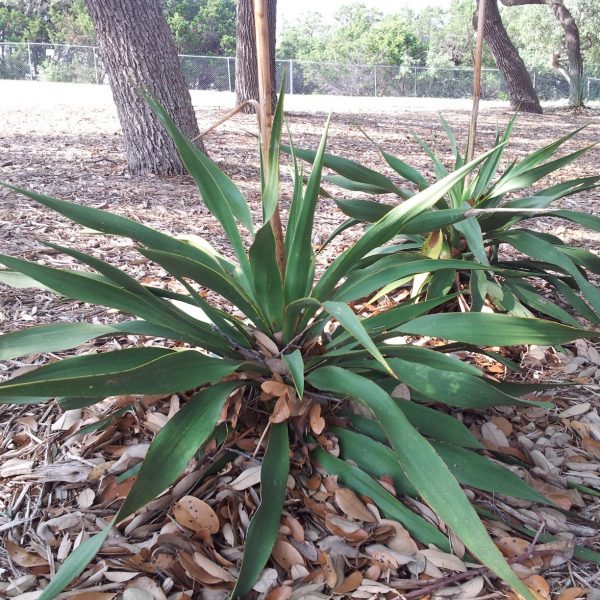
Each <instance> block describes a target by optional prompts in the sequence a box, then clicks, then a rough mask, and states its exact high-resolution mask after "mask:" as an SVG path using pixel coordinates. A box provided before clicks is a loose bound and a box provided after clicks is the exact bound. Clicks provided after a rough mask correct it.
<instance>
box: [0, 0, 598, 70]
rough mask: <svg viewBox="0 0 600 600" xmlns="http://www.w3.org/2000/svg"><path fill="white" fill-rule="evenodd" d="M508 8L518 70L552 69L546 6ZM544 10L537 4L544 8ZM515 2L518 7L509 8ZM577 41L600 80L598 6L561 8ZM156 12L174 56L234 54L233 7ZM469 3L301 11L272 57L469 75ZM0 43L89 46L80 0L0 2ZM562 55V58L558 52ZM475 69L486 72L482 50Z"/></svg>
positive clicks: (167, 0)
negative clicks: (480, 65)
mask: <svg viewBox="0 0 600 600" xmlns="http://www.w3.org/2000/svg"><path fill="white" fill-rule="evenodd" d="M541 3H542V2H540V1H539V0H534V1H533V2H532V3H525V2H518V3H515V2H514V1H513V2H510V0H509V2H507V3H506V4H511V6H504V5H503V4H502V5H501V6H500V14H501V17H502V21H503V23H504V26H505V28H506V30H507V32H508V35H509V37H510V39H511V40H512V42H513V43H514V45H515V47H516V48H517V49H518V51H519V54H520V55H521V57H522V58H523V61H524V63H525V65H526V66H527V68H529V69H531V70H537V71H549V70H552V68H553V64H552V58H553V56H554V54H555V53H558V54H559V55H560V59H563V58H566V56H565V55H564V49H563V46H564V37H565V32H564V30H563V28H562V27H561V25H560V23H559V22H558V20H557V18H556V17H555V16H554V14H553V13H552V10H551V9H550V8H549V7H544V6H539V4H541ZM544 3H545V2H544ZM514 4H518V5H517V6H515V5H514ZM563 4H564V5H566V6H567V7H568V9H569V11H570V13H571V14H572V16H573V18H574V21H575V23H576V24H577V26H578V29H579V34H580V38H581V53H582V57H583V62H584V68H585V71H586V72H587V73H589V74H591V75H596V76H597V75H600V0H566V2H564V3H563ZM162 5H163V10H164V13H165V17H166V19H167V23H168V24H169V28H170V30H171V33H172V35H173V39H174V40H175V44H176V46H177V50H178V52H179V53H180V54H196V55H206V56H234V55H235V47H236V43H235V38H236V0H163V1H162ZM473 10H474V2H473V0H452V2H451V4H450V6H449V7H448V8H441V7H432V6H425V7H424V8H423V9H422V10H420V11H418V12H417V11H414V10H413V9H411V8H407V7H404V8H400V9H399V10H398V12H397V13H395V14H383V13H382V12H381V11H378V10H375V9H371V8H367V7H366V6H365V5H364V4H361V3H349V4H348V5H346V6H343V7H341V8H340V10H339V11H338V12H337V13H336V15H335V16H334V18H333V20H330V21H327V20H325V19H323V17H322V15H320V14H319V13H310V12H309V13H307V14H306V15H304V16H303V17H302V18H301V19H300V20H298V21H296V22H294V23H288V22H287V21H286V20H285V19H283V20H281V19H280V22H279V23H278V36H277V37H278V41H277V50H276V52H277V57H278V58H282V59H290V58H292V59H298V60H314V61H332V62H355V63H365V64H376V63H377V64H391V65H407V66H408V65H417V66H427V67H434V68H435V67H438V68H441V67H470V66H471V65H472V51H473V47H474V35H475V34H474V31H473V27H472V17H473ZM0 41H5V42H7V41H14V42H23V41H29V42H49V43H67V44H81V45H95V44H96V34H95V31H94V27H93V24H92V21H91V19H90V16H89V12H88V10H87V6H86V3H85V0H3V1H0ZM561 50H563V53H561ZM484 61H485V62H484V64H485V66H488V67H494V66H495V63H494V58H493V56H492V54H491V52H490V50H489V49H488V48H486V53H485V58H484Z"/></svg>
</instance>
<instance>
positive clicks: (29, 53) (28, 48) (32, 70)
mask: <svg viewBox="0 0 600 600" xmlns="http://www.w3.org/2000/svg"><path fill="white" fill-rule="evenodd" d="M27 58H28V60H29V76H30V77H31V80H32V81H33V80H34V79H35V70H34V68H33V61H32V60H31V44H30V43H29V42H27Z"/></svg>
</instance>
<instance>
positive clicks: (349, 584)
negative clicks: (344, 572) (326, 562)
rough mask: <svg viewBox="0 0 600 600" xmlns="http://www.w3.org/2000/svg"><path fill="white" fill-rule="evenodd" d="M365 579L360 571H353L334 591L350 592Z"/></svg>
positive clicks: (337, 592) (338, 592) (339, 592)
mask: <svg viewBox="0 0 600 600" xmlns="http://www.w3.org/2000/svg"><path fill="white" fill-rule="evenodd" d="M363 579H364V578H363V576H362V573H361V572H360V571H353V572H352V573H350V574H349V575H348V576H347V577H346V578H345V579H344V581H342V582H341V583H339V584H338V585H337V586H336V587H335V588H334V590H333V591H334V593H336V594H349V593H351V592H353V591H354V590H356V589H357V588H358V587H360V585H361V584H362V582H363Z"/></svg>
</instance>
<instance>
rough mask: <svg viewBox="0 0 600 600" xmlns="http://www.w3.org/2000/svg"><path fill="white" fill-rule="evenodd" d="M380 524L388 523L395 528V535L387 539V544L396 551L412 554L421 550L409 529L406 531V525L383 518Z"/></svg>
mask: <svg viewBox="0 0 600 600" xmlns="http://www.w3.org/2000/svg"><path fill="white" fill-rule="evenodd" d="M379 524H380V525H387V526H389V527H392V528H393V529H394V532H395V533H394V536H393V537H392V538H391V539H389V540H387V541H386V543H385V544H386V546H388V547H389V548H391V549H392V550H394V551H395V552H399V553H400V554H408V555H412V554H415V553H416V552H417V551H418V550H419V547H418V546H417V544H416V542H415V541H414V540H413V539H412V538H411V537H410V533H408V531H406V529H404V527H403V526H402V525H401V524H400V523H398V522H397V521H392V520H389V519H381V521H379Z"/></svg>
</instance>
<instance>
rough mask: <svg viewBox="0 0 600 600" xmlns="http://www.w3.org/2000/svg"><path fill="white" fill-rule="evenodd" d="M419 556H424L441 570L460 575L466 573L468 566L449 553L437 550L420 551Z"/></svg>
mask: <svg viewBox="0 0 600 600" xmlns="http://www.w3.org/2000/svg"><path fill="white" fill-rule="evenodd" d="M419 554H421V555H423V556H424V557H425V558H426V559H427V560H428V561H429V562H431V563H433V564H434V565H435V566H436V567H438V568H439V569H446V570H448V571H457V572H459V573H465V572H466V570H467V566H466V565H465V563H464V562H463V561H462V560H461V559H460V558H458V556H454V555H453V554H448V553H447V552H442V551H441V550H438V549H437V548H433V547H431V548H428V549H426V550H419Z"/></svg>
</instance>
